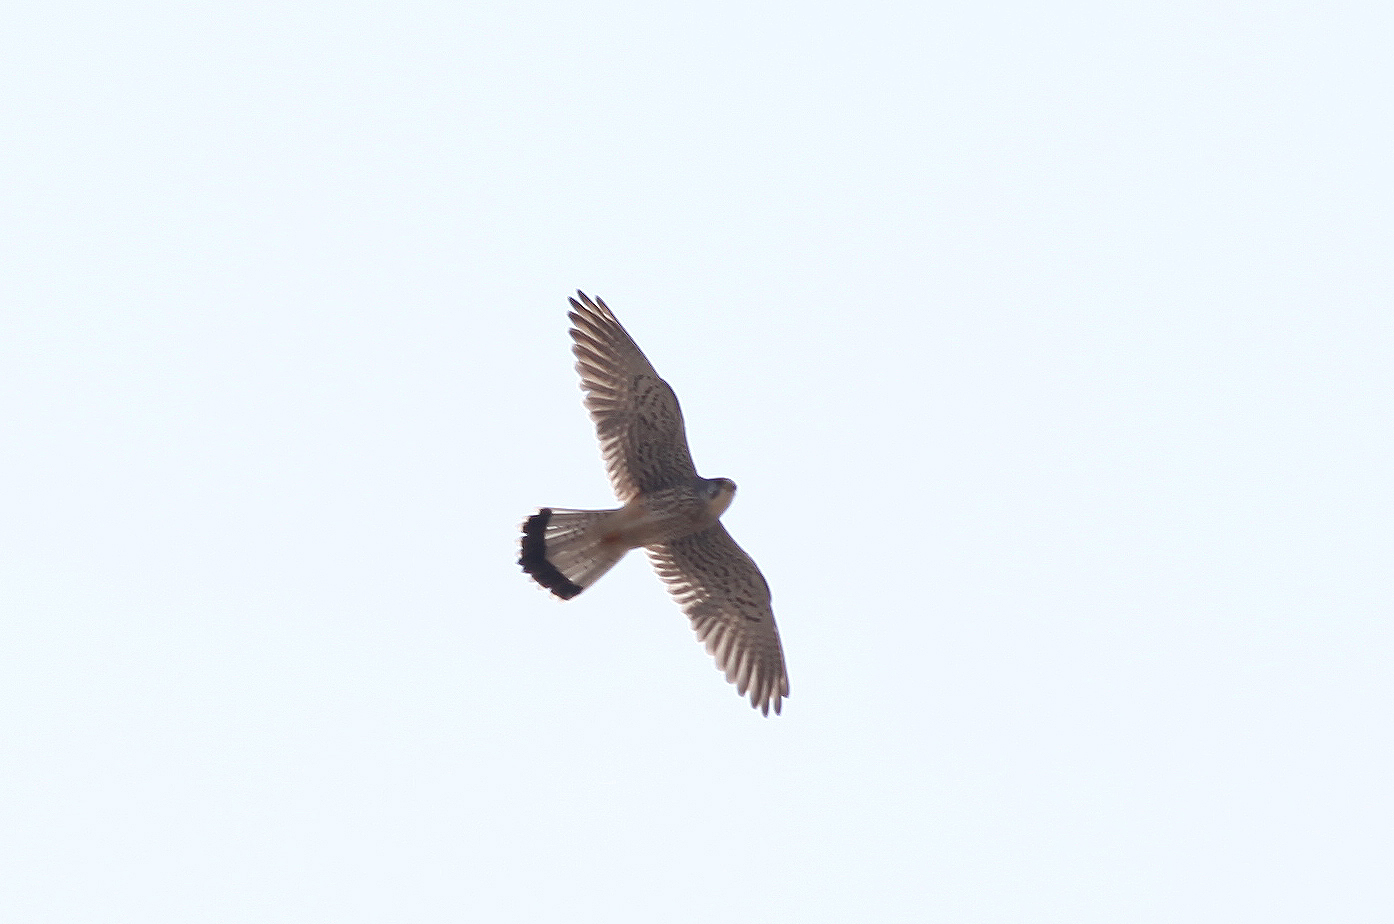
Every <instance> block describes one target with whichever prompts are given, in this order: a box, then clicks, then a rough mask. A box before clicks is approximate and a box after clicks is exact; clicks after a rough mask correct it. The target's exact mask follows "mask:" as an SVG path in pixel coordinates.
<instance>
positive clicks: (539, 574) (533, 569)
mask: <svg viewBox="0 0 1394 924" xmlns="http://www.w3.org/2000/svg"><path fill="white" fill-rule="evenodd" d="M550 519H552V509H551V508H550V507H543V508H542V509H541V510H539V511H537V513H534V514H533V515H532V516H530V517H528V519H527V522H526V523H524V524H523V554H522V556H520V557H519V559H518V564H520V565H522V566H523V570H524V571H526V572H527V573H528V574H531V575H532V577H533V580H535V581H537V583H539V584H541V585H542V586H543V587H545V588H547V589H548V590H550V591H551V592H552V593H554V594H556V595H557V596H558V597H561V598H562V599H563V600H570V599H571V598H572V597H574V596H576V595H577V594H579V593H580V592H581V591H582V590H583V589H584V588H582V587H578V586H577V585H575V584H573V583H571V582H570V581H568V580H567V579H566V575H564V574H562V573H561V572H560V571H558V570H557V569H556V567H555V566H554V565H553V564H552V563H551V562H549V561H548V560H547V521H548V520H550Z"/></svg>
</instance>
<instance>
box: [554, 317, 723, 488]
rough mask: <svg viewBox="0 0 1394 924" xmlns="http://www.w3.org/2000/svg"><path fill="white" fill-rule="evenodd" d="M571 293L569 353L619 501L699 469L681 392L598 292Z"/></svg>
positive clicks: (694, 474) (676, 481) (681, 478)
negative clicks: (670, 384) (660, 374)
mask: <svg viewBox="0 0 1394 924" xmlns="http://www.w3.org/2000/svg"><path fill="white" fill-rule="evenodd" d="M576 294H577V295H579V296H580V298H581V300H580V301H579V302H578V301H577V300H576V299H574V298H573V299H571V307H572V308H573V309H574V310H573V311H572V312H571V313H570V318H571V324H572V327H571V339H572V340H573V341H574V343H573V344H572V347H571V352H572V353H574V354H575V355H576V371H577V372H579V373H580V374H581V388H582V389H584V390H585V392H586V408H587V409H588V410H589V411H590V414H591V419H592V420H594V421H595V430H596V434H597V436H599V438H600V452H601V455H602V456H604V458H605V470H606V471H607V472H608V473H609V475H610V483H611V484H613V485H614V487H615V493H616V494H617V495H618V496H619V498H620V500H622V501H626V502H627V501H629V500H632V499H633V498H634V497H636V496H638V495H640V494H644V493H647V492H649V491H656V490H658V489H659V488H665V487H671V486H673V485H674V484H677V483H679V482H682V481H686V480H689V479H692V478H695V477H696V476H697V469H696V467H695V466H693V464H692V454H691V453H690V452H688V449H687V433H686V431H685V430H684V429H683V423H682V410H681V408H679V407H678V396H677V395H675V394H673V389H672V388H670V387H668V383H667V382H665V381H663V380H662V379H661V378H659V377H658V373H657V372H655V371H654V369H653V366H652V365H650V364H649V361H648V360H647V359H645V358H644V354H643V353H641V352H640V351H639V347H638V346H637V345H636V344H635V343H634V341H633V339H631V338H630V336H629V334H627V333H625V330H624V328H623V327H621V326H620V322H619V321H617V320H616V319H615V315H614V313H613V312H611V311H610V309H609V308H607V307H606V306H605V303H604V302H603V301H601V300H600V299H598V298H597V299H596V300H595V301H591V300H590V299H589V298H588V297H587V296H586V294H585V293H584V292H577V293H576Z"/></svg>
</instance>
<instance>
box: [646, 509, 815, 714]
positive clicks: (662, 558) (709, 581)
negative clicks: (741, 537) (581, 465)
mask: <svg viewBox="0 0 1394 924" xmlns="http://www.w3.org/2000/svg"><path fill="white" fill-rule="evenodd" d="M648 553H649V558H650V559H651V560H652V561H653V566H654V569H655V570H656V571H657V572H658V575H659V577H661V578H663V581H664V583H666V584H667V585H668V590H669V591H670V592H671V593H672V595H673V597H674V599H676V600H677V601H678V605H680V606H681V607H682V609H683V612H685V613H686V614H687V616H688V618H689V619H691V620H692V628H693V629H694V630H695V631H696V633H697V639H698V640H699V641H701V642H704V643H706V646H707V651H708V652H710V653H711V655H712V656H713V657H714V658H715V659H716V666H717V668H718V669H720V670H723V671H725V672H726V679H727V681H729V682H731V683H734V684H735V685H736V689H737V690H739V691H740V693H741V695H742V696H744V695H745V694H746V692H747V691H749V693H750V704H751V705H752V706H754V707H755V708H757V709H759V710H760V711H761V712H763V713H764V714H765V715H769V714H770V707H771V706H773V707H774V711H775V713H776V714H778V713H779V709H780V705H781V702H782V698H783V697H785V696H788V695H789V675H788V673H787V672H786V671H785V668H784V650H783V648H782V647H781V646H780V644H779V629H778V628H777V627H776V626H775V624H774V610H773V609H772V608H771V607H770V588H769V585H768V584H766V583H765V578H764V576H763V575H762V574H760V569H759V568H757V567H755V562H754V561H752V560H751V558H750V556H749V555H747V554H746V553H745V551H744V550H742V549H741V547H740V546H738V545H736V541H735V540H734V539H732V538H731V534H730V533H728V532H726V527H724V526H722V525H721V524H720V523H717V524H716V525H715V526H712V527H710V528H708V529H704V530H702V531H701V532H698V533H692V534H691V535H688V536H683V537H682V538H681V539H673V540H671V541H669V542H664V543H660V544H657V545H651V546H649V547H648Z"/></svg>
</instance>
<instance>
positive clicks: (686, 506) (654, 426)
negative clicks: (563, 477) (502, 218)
mask: <svg viewBox="0 0 1394 924" xmlns="http://www.w3.org/2000/svg"><path fill="white" fill-rule="evenodd" d="M577 295H579V296H580V298H581V301H580V302H578V301H576V299H572V300H571V305H572V308H573V309H574V310H573V311H572V312H571V314H570V317H571V321H572V324H573V327H572V329H571V338H572V340H573V341H574V345H573V347H572V352H573V353H575V355H576V359H577V363H576V369H577V371H578V372H580V374H581V387H582V388H583V389H584V390H585V392H586V407H587V408H588V409H589V410H590V412H591V417H592V419H593V420H594V421H595V425H596V431H597V434H598V436H599V438H600V445H601V451H602V454H603V455H604V458H605V466H606V470H607V471H608V472H609V475H610V480H611V482H612V484H613V485H614V488H615V493H616V495H618V497H619V499H620V501H622V502H623V506H621V507H619V508H617V509H614V510H567V509H562V508H551V507H544V508H542V509H541V510H539V511H538V512H537V513H535V514H533V515H532V516H531V517H529V518H528V519H527V521H526V522H525V523H524V524H523V537H522V555H521V557H520V558H519V559H518V561H519V564H521V565H522V566H523V570H524V571H526V572H528V573H529V574H530V575H532V577H533V578H534V579H535V580H536V581H537V582H538V583H539V584H541V585H542V586H543V587H546V588H547V589H548V590H550V591H551V592H552V593H554V594H556V595H557V596H558V597H561V598H562V599H564V600H569V599H571V598H572V597H574V596H576V595H577V594H579V593H581V591H583V590H585V589H586V588H587V587H589V586H590V585H591V584H593V583H595V582H596V581H597V580H599V579H600V577H601V576H602V575H604V574H605V572H607V571H609V570H610V568H612V567H614V565H615V564H616V563H617V562H618V561H619V560H620V559H621V558H623V557H624V556H625V554H626V553H628V552H629V551H630V550H632V549H636V548H644V549H646V550H647V551H648V553H649V557H650V558H651V559H652V561H653V564H654V567H655V569H656V570H657V571H658V573H659V576H660V577H662V578H663V580H664V582H665V583H667V585H668V588H669V590H670V591H671V592H672V594H673V596H674V597H675V598H676V599H677V601H678V603H679V605H681V606H682V608H683V610H684V612H686V613H687V615H688V617H689V618H690V619H691V620H692V625H693V628H694V629H695V630H696V632H697V636H698V638H699V639H700V640H701V641H704V642H705V643H706V645H707V650H708V651H709V652H711V653H712V655H713V656H714V657H715V658H716V661H717V666H718V667H720V668H722V669H723V670H725V672H726V677H727V679H728V680H730V681H732V682H733V683H735V684H736V685H737V688H738V689H739V691H740V692H741V693H742V694H745V693H746V691H747V690H749V691H750V701H751V704H752V705H754V706H755V707H756V708H759V709H761V710H762V711H763V712H764V713H765V714H766V715H768V714H769V710H770V708H771V706H773V708H774V711H775V712H776V713H778V712H779V711H780V706H781V701H782V698H783V697H785V696H788V695H789V678H788V675H787V673H786V672H785V668H784V653H783V649H782V647H781V645H780V642H779V632H778V630H777V629H776V627H775V623H774V612H773V610H772V609H771V608H770V591H769V586H768V585H767V584H766V583H765V579H764V577H763V576H762V575H761V574H760V571H759V569H758V568H757V567H756V566H755V563H754V562H753V561H752V560H751V559H750V556H748V555H746V554H745V552H744V551H742V550H741V548H740V546H738V545H736V543H735V541H734V540H733V539H731V536H730V534H729V533H727V532H726V528H725V527H724V526H722V525H721V523H720V517H721V514H722V513H724V512H725V511H726V508H727V507H728V506H730V504H731V500H732V498H733V497H734V496H735V493H736V485H735V483H734V482H732V481H731V480H730V479H728V478H702V477H701V476H699V475H698V474H697V470H696V467H695V466H694V465H693V464H692V456H691V454H690V452H689V451H688V448H687V436H686V432H685V430H684V427H683V419H682V411H681V409H680V408H679V405H678V399H677V396H676V395H675V394H674V393H673V389H672V388H670V387H669V386H668V383H667V382H665V381H663V379H661V378H659V377H658V374H657V373H656V372H655V371H654V369H653V366H652V365H650V364H649V361H648V360H647V359H645V358H644V354H643V353H642V352H640V351H639V347H638V346H637V345H636V344H635V343H634V341H633V340H632V339H631V338H630V337H629V334H628V333H626V332H625V330H624V328H623V327H621V326H620V323H619V321H618V320H617V319H616V318H615V316H614V314H613V313H612V312H611V311H610V309H609V308H608V307H606V305H605V303H604V302H603V301H601V300H600V299H596V300H595V301H592V300H591V299H589V298H587V297H586V295H585V293H583V292H578V293H577Z"/></svg>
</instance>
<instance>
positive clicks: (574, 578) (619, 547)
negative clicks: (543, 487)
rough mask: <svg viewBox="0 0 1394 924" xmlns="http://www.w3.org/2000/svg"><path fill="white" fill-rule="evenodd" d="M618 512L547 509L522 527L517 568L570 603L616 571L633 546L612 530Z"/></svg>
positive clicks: (533, 516) (535, 515)
mask: <svg viewBox="0 0 1394 924" xmlns="http://www.w3.org/2000/svg"><path fill="white" fill-rule="evenodd" d="M617 513H619V511H618V510H563V509H559V508H554V507H543V508H542V509H541V510H539V511H537V513H534V514H533V515H532V516H530V517H528V518H527V520H526V521H525V522H524V523H523V554H522V556H521V557H520V558H519V559H518V564H520V565H522V566H523V570H524V571H526V572H527V573H528V574H531V575H532V577H533V580H535V581H537V583H539V584H541V585H542V586H543V587H545V588H547V589H548V590H550V591H551V592H552V593H554V594H556V595H557V596H558V597H561V598H562V599H563V600H570V599H571V598H572V597H574V596H576V595H577V594H579V593H580V592H581V591H583V590H585V589H586V588H587V587H589V586H591V585H592V584H594V583H595V582H596V581H598V580H600V578H601V576H602V575H604V574H605V572H606V571H609V570H610V569H611V568H613V567H614V566H615V563H616V562H618V561H619V560H620V559H621V558H624V556H625V553H626V552H628V551H629V548H630V547H629V546H628V545H626V544H625V543H623V542H621V541H620V540H619V538H618V536H617V535H614V534H613V533H612V531H611V530H608V529H607V525H608V524H611V523H613V521H614V519H615V515H616V514H617Z"/></svg>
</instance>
